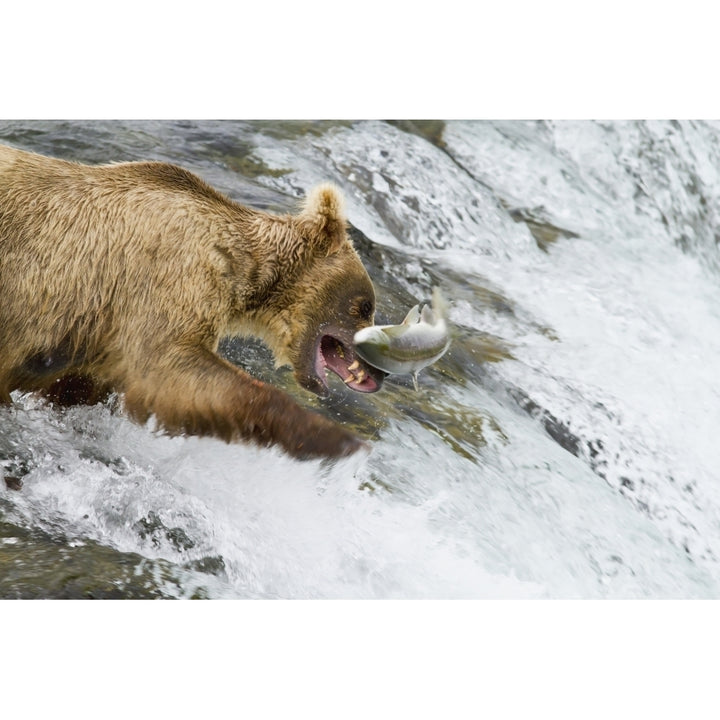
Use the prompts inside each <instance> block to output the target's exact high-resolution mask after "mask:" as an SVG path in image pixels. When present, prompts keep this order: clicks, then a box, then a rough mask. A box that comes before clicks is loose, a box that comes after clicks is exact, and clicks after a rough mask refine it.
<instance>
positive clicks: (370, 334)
mask: <svg viewBox="0 0 720 720" xmlns="http://www.w3.org/2000/svg"><path fill="white" fill-rule="evenodd" d="M445 308H446V303H445V300H444V299H443V297H442V295H441V294H440V290H439V288H435V289H434V290H433V296H432V308H430V307H428V306H427V305H425V306H424V307H423V308H422V310H421V309H420V306H419V305H416V306H415V307H414V308H413V309H412V310H411V311H410V312H409V313H408V314H407V317H406V318H405V319H404V320H403V321H402V323H401V324H400V325H373V326H371V327H367V328H363V329H362V330H358V332H356V333H355V338H354V342H355V350H356V352H357V354H358V355H359V356H360V357H361V358H362V359H363V360H365V361H366V362H368V363H370V364H371V365H374V366H375V367H376V368H379V369H380V370H383V371H384V372H386V373H393V374H397V375H401V374H404V373H411V374H412V378H413V384H414V385H415V389H416V390H417V389H418V383H417V374H418V373H419V372H420V370H422V369H423V368H424V367H427V366H428V365H431V364H432V363H434V362H436V361H437V360H439V359H440V358H441V357H442V356H443V355H444V354H445V352H446V351H447V349H448V347H450V336H449V335H448V329H447V326H446V324H445Z"/></svg>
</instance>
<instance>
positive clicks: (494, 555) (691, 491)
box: [0, 121, 720, 598]
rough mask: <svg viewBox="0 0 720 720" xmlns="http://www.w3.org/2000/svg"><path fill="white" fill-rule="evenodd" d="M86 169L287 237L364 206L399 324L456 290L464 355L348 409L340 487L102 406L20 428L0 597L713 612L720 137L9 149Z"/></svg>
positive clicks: (365, 253) (67, 136) (37, 125)
mask: <svg viewBox="0 0 720 720" xmlns="http://www.w3.org/2000/svg"><path fill="white" fill-rule="evenodd" d="M0 141H2V142H7V143H10V144H13V145H15V146H18V147H22V148H26V149H30V150H35V151H38V152H42V153H46V154H51V155H55V156H59V157H65V158H69V159H73V160H78V161H83V162H90V163H96V162H109V161H123V160H136V159H158V160H167V161H171V162H175V163H178V164H181V165H183V166H184V167H186V168H188V169H190V170H192V171H194V172H196V173H198V174H199V175H201V176H202V177H203V178H205V179H206V180H208V181H209V182H210V183H211V184H213V185H214V186H215V187H217V188H218V189H220V190H222V191H223V192H225V193H227V194H228V195H229V196H230V197H232V198H233V199H236V200H238V201H240V202H242V203H245V204H250V205H254V206H256V207H262V208H267V209H270V210H272V211H291V210H293V209H294V208H295V207H296V203H297V200H298V198H300V197H302V195H304V193H305V192H306V191H307V189H308V188H309V187H311V186H312V184H314V183H316V182H319V181H322V180H332V181H333V182H335V183H336V184H338V185H339V186H340V187H341V188H342V189H343V190H344V192H345V194H346V197H347V205H348V213H349V218H350V222H351V225H352V229H351V233H352V237H353V239H354V242H355V244H356V247H358V249H359V251H360V253H361V255H362V257H363V260H364V262H365V263H366V266H367V268H368V270H369V272H370V275H371V276H372V278H373V280H374V281H375V284H376V290H377V294H378V317H377V321H378V322H379V323H384V322H398V321H400V319H402V317H404V315H405V313H406V312H407V310H408V309H409V307H410V306H411V305H413V304H415V303H416V302H418V301H422V300H427V299H429V297H430V294H431V292H432V288H433V287H434V286H435V285H440V287H441V288H442V290H443V292H444V294H445V296H446V298H447V299H448V300H449V301H450V311H449V317H450V322H451V325H452V330H453V344H452V346H451V349H450V350H449V351H448V353H447V354H446V355H445V356H444V357H443V359H442V360H441V361H440V362H438V363H437V364H436V365H435V366H433V367H431V368H428V369H427V370H425V371H423V372H422V373H421V374H420V388H419V391H418V392H415V390H414V389H413V387H412V381H411V379H410V378H409V377H407V378H406V377H402V376H400V377H392V378H390V379H389V380H388V381H387V382H386V384H385V387H384V389H383V390H382V391H381V392H379V393H376V394H374V395H371V396H359V395H349V394H348V393H347V392H346V391H345V388H344V387H343V386H342V383H340V382H339V381H338V382H337V383H336V384H335V387H334V392H333V395H332V397H331V398H329V399H328V400H318V399H316V398H314V397H312V396H310V395H309V394H307V393H305V392H304V391H303V390H301V389H299V388H298V387H296V385H295V383H294V381H293V379H292V376H291V374H290V372H289V371H288V370H287V369H280V370H275V369H273V365H272V361H271V358H270V355H269V353H268V351H267V350H266V349H265V348H264V347H263V346H262V345H261V344H260V343H258V342H257V341H253V340H231V341H227V342H225V343H224V344H223V346H222V351H223V353H224V354H225V355H226V356H227V357H228V358H229V359H230V360H232V361H233V362H235V363H237V364H238V365H240V366H242V367H244V368H246V369H248V370H249V371H251V372H252V373H254V374H255V375H257V376H258V377H260V378H262V379H264V380H268V381H270V382H273V383H275V384H278V385H280V386H282V387H283V388H285V389H287V391H288V392H290V393H292V394H293V395H294V396H295V397H297V398H298V400H299V401H300V402H302V403H304V404H306V405H307V406H309V407H313V408H315V409H317V410H318V411H319V412H322V413H325V414H327V415H328V416H330V417H334V418H336V419H337V420H338V421H340V422H344V423H347V424H348V425H349V426H351V427H354V428H355V429H356V431H357V432H359V433H360V434H362V435H364V436H365V437H367V438H368V439H370V440H371V444H372V449H371V451H370V452H369V453H368V454H366V455H363V456H355V457H353V458H351V459H349V460H347V461H344V462H341V463H337V464H335V465H328V464H324V463H319V462H305V463H299V462H295V461H293V460H290V459H289V458H287V457H285V456H283V455H282V454H281V453H280V452H278V451H275V450H258V449H255V448H251V447H246V446H242V445H226V444H224V443H221V442H217V441H214V440H210V439H197V438H168V437H165V436H163V435H159V434H156V433H154V432H153V430H152V428H151V427H140V426H137V425H134V424H132V423H131V422H130V421H128V419H127V418H125V417H124V416H123V414H122V413H121V412H118V411H116V410H114V409H113V408H112V407H108V406H104V405H101V406H95V407H91V408H73V409H69V410H63V411H58V410H55V409H52V408H49V407H47V406H45V405H43V404H41V403H39V402H38V401H37V400H36V399H34V398H33V397H31V396H21V395H18V394H16V395H14V400H15V403H14V405H13V407H11V408H5V409H1V410H0V469H2V470H3V472H4V474H5V475H6V476H14V477H20V478H21V479H22V482H23V487H22V489H21V490H20V491H19V492H18V491H12V490H9V489H7V488H6V487H5V484H4V483H2V484H0V597H5V598H9V597H26V598H30V597H119V598H132V597H179V598H189V597H209V598H488V597H492V598H547V597H549V598H604V597H608V598H645V597H647V598H667V597H672V598H695V597H718V596H719V595H720V471H719V470H718V468H720V443H718V442H717V440H716V437H715V436H716V432H717V428H718V427H720V379H719V378H720V373H719V372H718V369H719V365H720V363H719V362H718V358H719V357H720V250H719V249H718V242H719V241H720V234H716V232H717V231H716V228H717V227H718V224H719V223H718V221H719V220H720V175H719V173H718V168H720V124H713V123H705V122H703V123H696V122H587V121H581V122H580V121H579V122H496V121H492V122H491V121H482V122H480V121H477V122H470V121H465V122H416V123H411V122H382V121H362V122H288V121H282V122H281V121H277V122H260V121H253V122H239V121H238V122H225V121H222V122H221V121H176V122H170V121H82V122H81V121H73V122H54V121H53V122H50V121H43V122H20V121H12V122H2V123H0Z"/></svg>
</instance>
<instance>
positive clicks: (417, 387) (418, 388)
mask: <svg viewBox="0 0 720 720" xmlns="http://www.w3.org/2000/svg"><path fill="white" fill-rule="evenodd" d="M417 377H418V371H417V370H416V371H415V372H414V373H412V379H413V385H414V386H415V392H418V391H419V390H420V387H419V386H418V379H417Z"/></svg>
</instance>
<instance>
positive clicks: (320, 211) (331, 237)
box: [298, 183, 347, 255]
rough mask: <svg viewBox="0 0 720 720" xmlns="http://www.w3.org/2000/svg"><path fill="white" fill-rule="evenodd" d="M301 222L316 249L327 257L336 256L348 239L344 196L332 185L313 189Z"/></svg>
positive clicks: (300, 218) (303, 230) (304, 231)
mask: <svg viewBox="0 0 720 720" xmlns="http://www.w3.org/2000/svg"><path fill="white" fill-rule="evenodd" d="M298 222H299V223H300V226H301V229H302V233H303V235H304V236H305V238H306V240H307V241H308V242H309V243H310V244H311V245H312V246H313V247H315V248H317V249H318V250H324V251H325V253H326V254H327V255H331V254H332V253H334V252H337V251H338V250H339V249H340V246H341V245H342V243H343V242H344V240H345V238H346V235H345V228H346V225H347V218H346V217H345V198H344V197H343V195H342V192H341V191H340V190H339V189H338V188H337V187H335V185H332V184H331V183H323V184H322V185H318V186H317V187H314V188H313V189H312V190H311V191H310V192H309V193H308V196H307V198H305V203H304V204H303V208H302V211H301V212H300V215H299V216H298Z"/></svg>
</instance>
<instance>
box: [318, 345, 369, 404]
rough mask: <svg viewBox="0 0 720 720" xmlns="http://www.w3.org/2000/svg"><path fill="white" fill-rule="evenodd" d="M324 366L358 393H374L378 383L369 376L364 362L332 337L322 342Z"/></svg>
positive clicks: (321, 352)
mask: <svg viewBox="0 0 720 720" xmlns="http://www.w3.org/2000/svg"><path fill="white" fill-rule="evenodd" d="M320 355H321V357H322V364H323V365H324V366H325V367H326V368H327V369H328V370H332V371H333V372H334V373H335V374H336V375H337V376H338V377H339V378H340V379H341V380H342V381H343V382H344V383H345V384H346V385H347V386H348V387H349V388H350V389H352V390H355V391H357V392H374V391H375V390H377V389H378V387H379V385H378V383H377V381H376V380H375V379H374V378H373V377H372V376H371V375H370V374H369V372H368V369H369V368H368V367H367V366H366V365H365V363H364V362H362V361H361V360H359V359H357V358H355V357H354V356H353V354H352V353H351V352H349V351H348V350H347V348H346V347H345V346H344V345H343V344H342V343H341V342H340V341H339V340H337V339H336V338H334V337H333V336H332V335H325V336H324V337H323V338H322V340H321V341H320Z"/></svg>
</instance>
